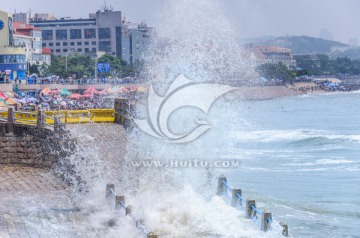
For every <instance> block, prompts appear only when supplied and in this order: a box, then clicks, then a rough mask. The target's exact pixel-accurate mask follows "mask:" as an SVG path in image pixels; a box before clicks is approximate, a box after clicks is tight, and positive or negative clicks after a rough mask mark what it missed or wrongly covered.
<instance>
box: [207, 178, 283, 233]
mask: <svg viewBox="0 0 360 238" xmlns="http://www.w3.org/2000/svg"><path fill="white" fill-rule="evenodd" d="M212 177H215V178H217V179H218V189H217V195H219V196H225V197H226V198H228V199H229V200H230V201H231V206H233V207H237V208H239V209H241V210H243V211H245V217H246V218H248V219H252V220H253V221H254V222H255V223H256V224H258V225H259V226H260V229H261V230H262V231H268V230H271V229H272V224H273V220H272V214H271V213H270V212H269V211H267V210H264V211H260V210H259V209H258V208H257V207H256V202H255V200H252V199H246V198H244V197H243V196H242V191H241V189H238V188H235V187H231V186H230V185H229V184H228V183H227V179H226V177H225V176H223V175H221V176H219V177H217V176H213V175H212ZM229 192H230V193H231V196H230V195H229ZM280 225H281V226H282V229H283V230H282V235H283V236H288V234H289V232H288V226H287V224H284V223H281V222H280Z"/></svg>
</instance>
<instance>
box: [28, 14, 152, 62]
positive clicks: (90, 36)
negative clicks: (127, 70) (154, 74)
mask: <svg viewBox="0 0 360 238" xmlns="http://www.w3.org/2000/svg"><path fill="white" fill-rule="evenodd" d="M36 15H40V14H35V16H36ZM121 17H122V14H121V11H113V10H112V8H109V7H104V8H103V9H102V10H99V11H97V12H96V13H90V14H89V18H87V19H68V18H61V19H59V20H43V19H41V20H39V18H32V19H31V21H30V24H31V25H33V26H34V27H36V28H39V29H41V30H42V47H48V48H50V49H51V52H52V54H54V55H63V56H65V55H67V54H68V53H69V52H78V53H83V54H87V55H90V56H96V52H98V51H102V52H106V53H107V54H111V55H114V56H119V57H121V58H122V59H123V60H125V61H126V62H127V63H129V64H132V63H134V62H135V61H137V60H139V59H140V56H141V54H142V52H144V51H145V45H147V44H145V41H148V35H149V34H146V33H145V31H147V30H149V29H152V28H149V27H145V26H141V25H139V26H138V27H136V29H129V28H128V27H127V26H126V24H124V22H123V21H122V18H121ZM135 34H137V36H136V37H135ZM132 35H134V40H133V37H132ZM135 38H136V40H135ZM143 46H144V47H143Z"/></svg>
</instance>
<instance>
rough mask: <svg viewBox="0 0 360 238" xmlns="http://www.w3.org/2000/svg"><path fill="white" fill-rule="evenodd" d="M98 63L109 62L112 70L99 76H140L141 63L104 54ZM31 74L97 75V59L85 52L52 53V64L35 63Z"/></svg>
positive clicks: (75, 76)
mask: <svg viewBox="0 0 360 238" xmlns="http://www.w3.org/2000/svg"><path fill="white" fill-rule="evenodd" d="M98 63H109V64H110V72H99V73H98V76H99V77H109V76H112V77H121V78H123V77H128V76H130V77H135V76H138V74H139V71H140V68H141V63H140V62H137V63H135V64H134V65H129V64H128V63H127V62H126V61H124V60H122V59H121V58H119V57H116V56H112V55H108V54H105V55H102V56H101V57H99V58H98ZM29 73H30V74H34V73H35V74H37V75H38V76H40V77H47V76H51V75H57V76H60V77H63V78H67V77H73V78H84V77H92V78H93V77H95V59H94V58H92V57H90V56H87V55H83V54H76V53H75V54H71V55H68V56H67V57H65V56H55V55H51V64H50V65H48V64H42V65H39V64H33V65H31V66H30V68H29Z"/></svg>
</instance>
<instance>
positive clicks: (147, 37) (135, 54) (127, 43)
mask: <svg viewBox="0 0 360 238" xmlns="http://www.w3.org/2000/svg"><path fill="white" fill-rule="evenodd" d="M153 34H155V29H154V28H153V27H148V26H147V25H146V24H145V23H141V24H134V23H130V22H126V23H125V22H124V26H123V30H122V38H121V39H122V54H121V58H122V59H123V60H125V61H126V62H131V63H132V64H133V63H135V62H137V61H140V60H141V58H142V57H143V56H144V55H145V54H146V51H147V50H148V47H149V44H150V41H151V37H152V36H153Z"/></svg>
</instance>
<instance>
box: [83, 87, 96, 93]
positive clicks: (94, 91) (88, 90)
mask: <svg viewBox="0 0 360 238" xmlns="http://www.w3.org/2000/svg"><path fill="white" fill-rule="evenodd" d="M84 94H98V91H97V90H96V89H95V88H94V87H89V88H88V89H86V90H85V92H84Z"/></svg>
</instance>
